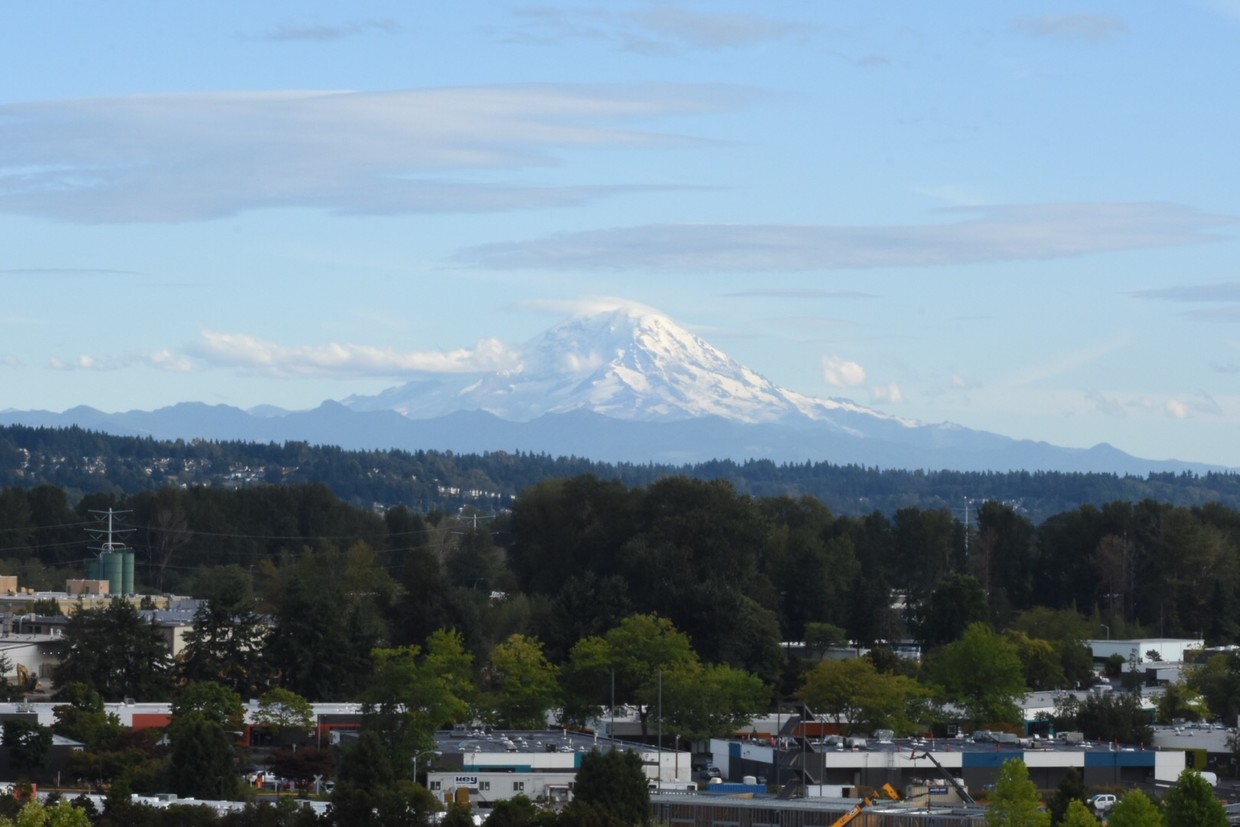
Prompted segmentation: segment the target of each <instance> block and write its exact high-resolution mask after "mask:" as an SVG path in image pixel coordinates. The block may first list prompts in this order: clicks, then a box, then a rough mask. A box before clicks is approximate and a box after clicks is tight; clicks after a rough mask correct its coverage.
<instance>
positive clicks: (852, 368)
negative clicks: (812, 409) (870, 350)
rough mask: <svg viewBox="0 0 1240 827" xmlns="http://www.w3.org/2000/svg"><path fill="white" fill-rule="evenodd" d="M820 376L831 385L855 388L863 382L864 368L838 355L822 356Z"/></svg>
mask: <svg viewBox="0 0 1240 827" xmlns="http://www.w3.org/2000/svg"><path fill="white" fill-rule="evenodd" d="M822 378H823V379H825V380H826V382H827V384H828V385H831V386H832V387H836V388H855V387H857V386H858V385H864V384H865V368H863V367H861V365H859V364H857V363H856V362H850V361H848V360H847V359H843V358H841V357H839V356H824V357H822Z"/></svg>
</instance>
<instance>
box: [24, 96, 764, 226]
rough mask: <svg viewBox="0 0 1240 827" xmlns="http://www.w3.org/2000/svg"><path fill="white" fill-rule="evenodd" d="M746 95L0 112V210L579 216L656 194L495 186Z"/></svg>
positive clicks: (411, 99) (294, 99)
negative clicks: (661, 121)
mask: <svg viewBox="0 0 1240 827" xmlns="http://www.w3.org/2000/svg"><path fill="white" fill-rule="evenodd" d="M751 97H752V93H751V92H749V91H747V90H742V89H740V88H737V87H723V86H706V85H698V86H676V85H651V86H624V87H621V86H586V85H581V86H572V85H552V84H542V85H539V84H522V85H512V86H491V87H466V88H444V89H415V90H405V91H393V92H375V93H364V92H345V91H324V92H312V91H292V92H248V93H241V92H236V93H216V94H180V95H177V94H167V95H135V96H129V97H117V98H90V99H82V100H71V101H50V102H49V101H45V102H34V103H12V104H6V105H3V106H0V211H4V212H12V213H21V214H27V215H42V216H50V217H54V218H59V219H67V220H74V221H86V222H101V223H111V222H171V221H190V220H201V219H209V218H216V217H220V216H226V215H232V214H235V213H238V212H241V211H244V210H252V209H262V208H274V207H307V208H316V209H325V210H331V211H335V212H340V213H355V214H395V213H409V212H477V211H496V210H515V209H526V208H533V207H557V206H567V205H576V204H581V203H584V202H587V201H591V200H595V199H598V198H600V197H603V196H606V195H610V194H614V193H618V192H629V191H636V190H650V189H667V187H649V186H640V185H639V186H630V185H627V184H625V185H618V186H609V185H605V184H599V185H583V186H539V185H537V184H531V183H529V182H528V180H527V179H526V178H522V179H521V180H516V179H515V178H514V179H512V180H508V179H507V178H506V177H505V175H507V174H513V173H520V172H523V171H527V170H530V169H535V168H540V167H549V166H553V165H556V164H558V163H560V161H561V156H560V154H561V153H562V152H563V151H567V150H582V149H604V148H617V147H645V146H687V145H695V144H697V143H700V142H697V141H693V140H690V139H687V138H684V137H682V136H675V135H670V134H660V133H656V132H650V131H634V130H630V129H625V128H622V127H620V126H619V125H618V124H621V123H623V122H625V121H629V120H636V119H640V120H642V121H643V122H644V121H647V120H648V119H649V118H652V117H656V116H660V115H667V114H677V115H680V114H690V113H701V112H711V111H718V110H723V109H731V108H736V107H739V106H741V105H743V104H744V103H745V102H747V101H748V100H749V99H750V98H751ZM461 176H466V177H461ZM488 176H489V177H490V179H491V180H487V177H488Z"/></svg>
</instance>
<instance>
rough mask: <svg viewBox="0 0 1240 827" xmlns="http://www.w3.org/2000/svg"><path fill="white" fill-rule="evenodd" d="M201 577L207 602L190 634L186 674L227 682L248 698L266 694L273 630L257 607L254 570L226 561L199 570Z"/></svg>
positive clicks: (182, 663) (202, 594)
mask: <svg viewBox="0 0 1240 827" xmlns="http://www.w3.org/2000/svg"><path fill="white" fill-rule="evenodd" d="M196 582H197V588H198V589H199V596H200V597H201V598H202V599H203V601H204V602H203V603H202V604H201V605H200V606H199V607H198V610H197V612H195V613H194V625H193V628H192V629H190V631H189V632H187V633H186V634H185V649H184V650H183V651H182V653H181V661H180V664H179V670H180V675H181V677H182V679H184V680H188V681H199V682H201V681H213V682H216V683H221V684H224V685H225V686H227V687H229V688H230V689H232V690H233V691H234V692H237V693H239V694H244V695H246V696H247V697H252V696H253V695H254V694H257V693H260V692H261V691H262V690H264V689H266V688H267V686H268V684H269V681H270V678H271V674H270V670H269V668H268V667H267V663H266V659H265V657H264V647H265V645H266V642H267V635H268V633H269V631H270V629H269V628H268V625H267V621H266V620H264V619H263V618H262V617H261V616H260V615H259V613H258V611H257V610H256V608H255V601H254V596H253V592H252V589H251V587H250V586H251V575H250V573H249V572H247V571H245V570H244V569H242V568H241V567H240V566H235V565H234V566H223V567H217V568H212V569H207V570H204V571H202V572H199V574H198V577H197V581H196Z"/></svg>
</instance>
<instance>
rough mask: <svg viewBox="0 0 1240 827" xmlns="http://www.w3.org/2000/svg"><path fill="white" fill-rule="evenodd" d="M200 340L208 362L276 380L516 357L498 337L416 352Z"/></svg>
mask: <svg viewBox="0 0 1240 827" xmlns="http://www.w3.org/2000/svg"><path fill="white" fill-rule="evenodd" d="M202 339H203V340H202V342H201V344H199V345H196V346H195V347H194V348H193V350H194V351H195V352H196V353H197V355H199V356H200V358H202V359H203V360H204V361H206V362H208V363H210V364H212V365H214V366H217V367H235V368H242V369H245V370H248V371H251V372H253V373H257V374H261V375H265V376H272V377H278V378H293V377H308V376H317V377H329V378H333V377H334V378H357V377H407V376H411V375H416V374H424V373H472V372H479V371H486V372H490V371H497V370H503V369H505V368H508V367H511V366H512V364H513V358H514V355H513V353H512V351H511V350H509V348H508V347H507V346H506V345H505V344H503V343H502V342H500V341H498V340H497V339H484V340H482V341H480V342H478V344H477V345H476V346H475V347H474V348H472V349H469V348H458V349H456V350H450V351H433V352H412V353H402V352H398V351H394V350H392V349H390V348H377V347H372V346H369V345H356V344H336V343H332V344H327V345H299V346H286V345H277V344H275V343H272V342H267V341H264V340H262V339H259V338H257V337H254V336H249V335H247V334H244V333H218V332H215V331H211V330H204V331H203V334H202Z"/></svg>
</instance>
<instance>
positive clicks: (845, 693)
mask: <svg viewBox="0 0 1240 827" xmlns="http://www.w3.org/2000/svg"><path fill="white" fill-rule="evenodd" d="M926 694H927V693H926V691H925V690H924V689H923V688H922V687H921V685H920V684H918V683H917V682H916V681H915V680H913V679H912V678H909V677H906V676H904V675H893V674H888V673H884V672H879V671H878V669H877V668H876V667H875V665H874V661H873V660H871V659H870V658H850V659H847V660H825V661H821V662H819V663H818V664H816V665H815V666H814V667H813V668H812V669H810V670H809V671H808V672H807V673H806V675H805V682H804V683H803V684H802V685H801V688H800V689H799V690H797V697H798V698H800V699H801V700H802V701H804V702H805V703H806V704H808V705H809V706H810V708H812V709H813V710H814V711H815V712H817V713H820V714H824V715H828V716H830V717H831V718H832V719H833V720H834V721H835V723H836V724H837V725H839V726H841V727H843V728H844V730H845V732H846V733H851V732H853V731H854V729H855V728H857V727H861V728H863V729H864V730H865V731H867V732H870V731H873V730H874V729H879V728H889V729H893V730H896V731H900V732H907V731H908V730H909V729H910V727H911V724H910V722H909V720H908V715H907V712H908V707H909V704H910V703H911V702H912V701H913V700H914V699H916V698H919V697H923V696H924V695H926Z"/></svg>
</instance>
